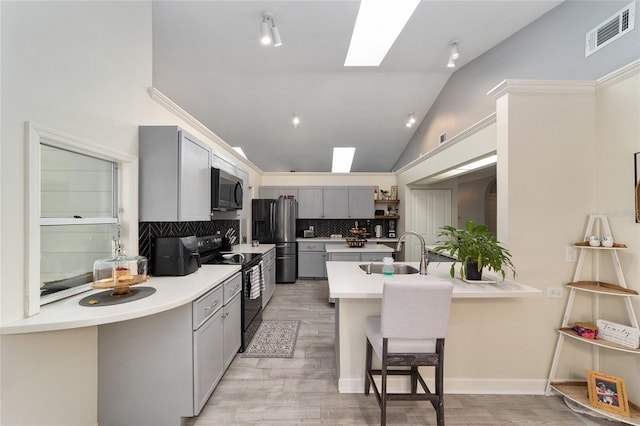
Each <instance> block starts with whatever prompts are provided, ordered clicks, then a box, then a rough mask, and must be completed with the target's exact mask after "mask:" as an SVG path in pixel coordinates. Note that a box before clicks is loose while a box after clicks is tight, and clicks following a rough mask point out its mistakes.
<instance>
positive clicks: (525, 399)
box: [185, 280, 619, 426]
mask: <svg viewBox="0 0 640 426" xmlns="http://www.w3.org/2000/svg"><path fill="white" fill-rule="evenodd" d="M328 294H329V290H328V284H327V281H323V280H298V281H297V282H296V284H289V285H287V284H279V285H277V287H276V291H275V294H274V296H273V298H272V299H271V301H270V302H269V305H268V306H267V308H266V310H265V312H264V315H263V317H264V319H283V320H284V319H297V320H301V325H300V332H299V335H298V342H297V346H296V351H295V355H294V357H293V358H292V359H284V358H276V359H269V358H242V357H241V356H240V355H238V356H236V358H235V359H234V361H233V363H232V364H231V366H230V367H229V369H228V370H227V372H226V374H225V376H224V378H223V379H222V381H221V382H220V384H218V387H217V388H216V390H215V391H214V393H213V395H212V396H211V398H210V399H209V401H208V403H207V404H206V406H205V408H204V409H203V410H202V412H201V413H200V415H199V416H198V417H195V418H192V419H187V420H186V422H185V425H186V426H213V425H216V426H218V425H280V426H284V425H299V424H304V425H376V424H380V411H379V408H378V405H377V403H376V400H375V397H374V396H373V393H372V394H371V395H369V396H365V395H363V394H339V393H338V390H337V380H336V371H335V355H334V346H333V334H334V328H333V327H334V309H333V306H332V305H330V304H329V303H328ZM387 419H388V422H387V424H389V425H416V426H417V425H435V424H436V417H435V412H434V410H433V408H432V407H431V405H430V404H429V403H426V402H421V403H417V402H405V401H397V402H392V403H391V404H390V405H389V407H388V414H387ZM445 420H446V424H447V425H562V426H584V425H612V426H613V425H617V424H619V423H617V422H610V421H607V420H603V419H594V418H592V417H588V416H584V415H579V414H576V413H574V412H573V411H571V410H570V409H569V408H567V406H566V405H565V404H564V402H563V400H562V399H561V398H559V397H557V396H551V397H545V396H524V395H453V394H452V395H447V396H446V398H445Z"/></svg>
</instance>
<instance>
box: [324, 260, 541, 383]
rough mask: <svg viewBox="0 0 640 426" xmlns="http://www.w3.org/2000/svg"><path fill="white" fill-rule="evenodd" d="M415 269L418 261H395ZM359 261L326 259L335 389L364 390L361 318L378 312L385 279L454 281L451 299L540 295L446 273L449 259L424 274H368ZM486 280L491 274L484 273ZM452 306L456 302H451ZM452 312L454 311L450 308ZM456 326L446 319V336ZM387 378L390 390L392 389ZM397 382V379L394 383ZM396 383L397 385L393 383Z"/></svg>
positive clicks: (524, 288)
mask: <svg viewBox="0 0 640 426" xmlns="http://www.w3.org/2000/svg"><path fill="white" fill-rule="evenodd" d="M396 264H404V265H410V266H413V267H415V268H418V263H417V262H396ZM359 265H360V262H327V275H328V280H329V297H330V298H333V299H335V300H336V312H335V315H336V320H335V349H336V365H337V369H338V391H339V392H340V393H359V392H362V391H363V389H364V360H365V342H366V337H365V334H364V320H365V318H366V317H369V316H376V315H377V316H379V315H380V299H381V298H382V284H383V283H384V281H385V280H386V281H391V280H393V281H399V280H400V281H402V280H421V281H424V282H425V285H428V283H429V282H430V281H431V282H433V281H441V280H447V281H452V282H453V298H454V299H486V298H518V297H530V296H539V295H541V291H540V290H538V289H536V288H533V287H529V286H526V285H524V284H521V283H517V282H515V281H510V280H505V281H500V280H497V282H496V283H482V284H477V283H467V282H465V281H463V280H460V279H458V278H453V279H452V278H451V276H450V275H449V268H450V266H451V264H450V263H449V262H440V263H431V264H429V267H428V270H427V272H428V274H427V275H423V276H421V275H418V274H410V275H393V276H385V275H382V274H373V273H372V274H367V273H366V272H365V271H364V270H362V269H360V267H359ZM483 275H485V276H486V279H490V277H493V276H492V275H491V274H489V273H487V272H484V273H483ZM454 305H455V301H454ZM452 315H454V310H452ZM455 334H456V327H455V324H452V321H449V330H448V336H449V335H451V336H455ZM392 383H393V382H391V381H390V384H389V386H390V389H392V390H393V387H392V386H393V385H392ZM396 383H397V382H396ZM396 386H397V385H396Z"/></svg>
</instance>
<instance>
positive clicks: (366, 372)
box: [364, 339, 373, 395]
mask: <svg viewBox="0 0 640 426" xmlns="http://www.w3.org/2000/svg"><path fill="white" fill-rule="evenodd" d="M372 352H373V347H372V346H371V342H370V341H369V339H367V362H366V365H365V370H364V394H365V395H369V391H370V390H371V381H370V379H369V371H371V358H372V355H373V354H372Z"/></svg>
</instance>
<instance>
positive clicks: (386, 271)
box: [382, 257, 393, 275]
mask: <svg viewBox="0 0 640 426" xmlns="http://www.w3.org/2000/svg"><path fill="white" fill-rule="evenodd" d="M382 274H383V275H393V257H383V258H382Z"/></svg>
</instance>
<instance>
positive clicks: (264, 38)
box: [260, 16, 271, 45]
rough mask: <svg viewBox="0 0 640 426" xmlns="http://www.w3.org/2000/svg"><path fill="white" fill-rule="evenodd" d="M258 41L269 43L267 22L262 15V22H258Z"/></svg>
mask: <svg viewBox="0 0 640 426" xmlns="http://www.w3.org/2000/svg"><path fill="white" fill-rule="evenodd" d="M260 43H262V44H264V45H267V44H271V36H270V35H269V24H268V23H267V19H266V18H265V17H264V16H263V17H262V23H261V24H260Z"/></svg>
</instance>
